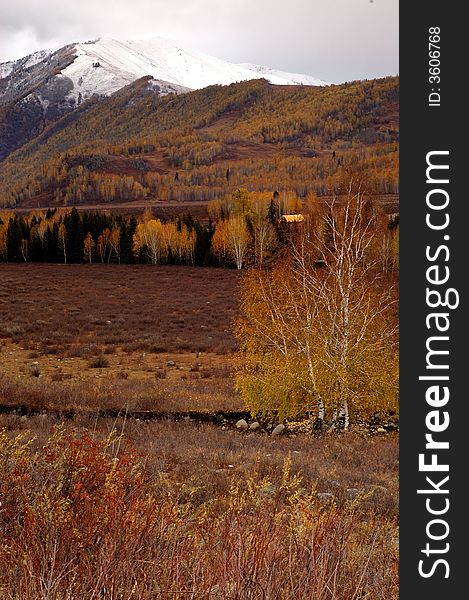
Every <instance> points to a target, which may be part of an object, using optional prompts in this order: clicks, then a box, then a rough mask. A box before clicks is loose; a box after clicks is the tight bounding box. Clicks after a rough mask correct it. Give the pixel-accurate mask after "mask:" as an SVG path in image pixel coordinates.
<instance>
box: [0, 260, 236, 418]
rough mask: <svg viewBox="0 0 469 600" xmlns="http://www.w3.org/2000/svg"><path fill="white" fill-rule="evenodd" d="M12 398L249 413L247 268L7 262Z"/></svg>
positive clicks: (7, 394)
mask: <svg viewBox="0 0 469 600" xmlns="http://www.w3.org/2000/svg"><path fill="white" fill-rule="evenodd" d="M0 276H1V279H2V286H1V289H0V357H1V371H0V395H2V396H3V398H2V401H3V403H7V404H18V403H19V402H20V403H22V404H24V403H26V404H29V405H30V406H35V407H49V408H57V407H58V408H67V407H80V406H81V407H88V408H100V409H106V408H108V409H109V408H112V409H114V410H125V409H128V410H152V411H155V412H158V411H161V412H166V411H182V410H199V411H207V410H208V411H210V410H240V409H241V408H242V405H241V403H240V399H239V397H238V396H237V394H235V392H234V389H233V378H232V372H231V362H230V361H231V359H230V356H231V354H232V352H233V351H234V350H235V348H236V342H235V340H234V337H233V335H232V333H231V329H232V321H233V319H234V317H235V315H236V311H237V292H236V286H237V282H238V274H237V273H236V272H235V271H229V270H223V269H197V268H189V267H165V266H156V267H152V266H127V265H125V266H124V265H121V266H118V265H91V266H90V265H73V266H71V265H69V266H62V265H53V266H52V265H1V266H0Z"/></svg>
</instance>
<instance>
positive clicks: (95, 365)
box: [88, 356, 109, 369]
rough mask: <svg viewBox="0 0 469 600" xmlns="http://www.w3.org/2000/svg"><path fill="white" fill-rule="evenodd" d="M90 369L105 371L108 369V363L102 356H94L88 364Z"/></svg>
mask: <svg viewBox="0 0 469 600" xmlns="http://www.w3.org/2000/svg"><path fill="white" fill-rule="evenodd" d="M88 367H89V368H90V369H105V368H106V367H109V361H108V360H107V358H105V357H104V356H96V357H95V358H92V359H91V360H90V362H89V363H88Z"/></svg>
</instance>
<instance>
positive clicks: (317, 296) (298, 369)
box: [237, 193, 397, 428]
mask: <svg viewBox="0 0 469 600" xmlns="http://www.w3.org/2000/svg"><path fill="white" fill-rule="evenodd" d="M376 235H382V231H380V229H379V228H377V227H375V222H374V220H373V219H372V218H370V216H369V214H368V205H367V203H366V202H365V200H364V198H363V196H362V195H361V194H360V193H358V194H350V195H349V197H348V198H347V200H346V201H345V203H342V204H339V203H337V202H333V203H331V205H330V206H329V207H327V209H325V210H324V211H323V213H322V214H319V215H318V214H316V219H307V220H306V221H305V223H304V225H302V226H301V228H300V229H299V230H298V231H297V232H296V235H292V238H291V245H290V252H289V254H288V256H286V257H285V258H284V259H282V261H280V262H279V263H277V264H276V265H275V266H274V267H273V268H272V269H271V270H270V271H265V270H262V269H253V270H252V271H251V272H250V273H249V274H248V275H247V276H246V277H245V279H244V286H243V291H242V305H241V307H242V312H243V315H244V316H243V318H242V319H241V320H240V322H239V324H238V327H237V336H238V339H239V341H240V347H241V356H240V358H241V360H240V362H239V366H238V370H237V384H238V387H239V389H240V391H241V393H242V396H243V398H244V400H245V402H246V405H247V406H248V408H250V410H252V411H254V412H256V411H259V410H260V411H264V412H267V413H275V412H278V414H279V415H280V416H281V417H285V416H296V415H298V414H300V413H301V412H303V411H311V410H313V409H314V410H315V412H316V415H317V416H318V419H319V421H320V422H321V421H322V420H323V419H324V417H325V416H326V414H328V415H329V416H330V418H331V420H332V422H333V423H334V426H336V427H341V428H347V427H348V424H349V415H350V410H352V411H355V412H361V413H364V412H370V411H373V410H377V409H381V408H383V407H384V408H393V409H395V408H396V403H397V321H396V315H395V310H396V302H397V298H396V292H395V289H394V285H393V284H392V281H391V280H390V278H389V274H387V273H385V272H384V271H383V269H382V266H381V265H380V264H379V261H378V259H376V258H375V257H373V255H371V254H370V249H371V247H372V245H373V243H374V239H375V236H376Z"/></svg>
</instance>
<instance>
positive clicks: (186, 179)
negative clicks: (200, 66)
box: [0, 77, 399, 207]
mask: <svg viewBox="0 0 469 600" xmlns="http://www.w3.org/2000/svg"><path fill="white" fill-rule="evenodd" d="M155 85H157V84H155V82H154V80H153V79H152V78H149V77H145V78H142V79H140V80H138V81H136V82H135V83H133V84H130V85H129V86H127V87H125V88H123V89H122V90H119V91H118V92H116V93H114V94H112V95H111V96H109V97H108V98H105V99H103V100H101V101H99V102H97V103H96V102H95V101H94V100H90V101H88V102H84V103H82V104H81V105H80V107H79V109H78V110H75V111H74V112H72V113H70V114H68V115H66V116H65V117H62V118H61V119H59V120H58V121H57V122H55V123H54V124H52V125H51V126H49V127H48V128H46V129H45V130H44V131H43V132H42V133H41V134H39V135H38V136H37V137H36V138H35V139H34V140H32V141H31V142H30V143H28V144H26V145H24V146H23V147H22V148H20V149H19V150H17V151H16V152H14V153H13V154H11V155H10V156H9V157H8V158H7V159H6V160H4V161H3V162H2V163H0V194H1V196H0V202H1V203H2V204H3V205H4V206H10V207H19V206H31V207H37V206H48V205H58V206H62V205H72V204H74V205H80V204H86V205H93V204H96V203H103V202H104V203H115V202H122V201H130V200H136V201H137V200H139V201H149V200H169V199H170V200H179V201H186V202H187V201H193V200H199V201H200V200H203V201H208V200H211V199H213V198H216V197H219V196H223V195H224V194H227V193H230V192H231V191H232V190H233V189H236V187H246V188H248V189H251V190H257V191H263V190H266V191H268V190H270V191H272V189H274V188H275V189H278V190H279V191H286V192H289V191H290V192H292V193H294V194H296V195H299V196H301V197H304V196H305V195H307V194H308V193H310V192H315V193H317V194H319V195H324V194H329V193H334V192H337V191H340V188H341V186H343V185H344V183H345V181H346V180H349V179H350V176H353V177H354V178H355V179H360V180H363V182H365V185H366V187H367V188H368V190H369V191H370V192H371V193H373V194H387V193H393V194H395V193H398V183H397V180H398V177H397V168H398V137H399V124H398V78H385V79H381V80H372V81H362V82H353V83H346V84H342V85H338V86H328V87H313V86H274V85H272V84H269V83H268V82H267V81H266V80H262V79H261V80H253V81H247V82H241V83H237V84H231V85H229V86H211V87H208V88H205V89H201V90H196V91H193V92H189V93H186V94H182V95H175V94H168V95H166V96H165V97H161V96H159V94H158V91H159V90H158V89H156V90H155Z"/></svg>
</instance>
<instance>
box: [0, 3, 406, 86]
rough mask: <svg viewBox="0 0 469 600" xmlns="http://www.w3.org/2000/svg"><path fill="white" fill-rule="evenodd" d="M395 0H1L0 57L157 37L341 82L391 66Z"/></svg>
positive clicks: (391, 71) (386, 71) (389, 70)
mask: <svg viewBox="0 0 469 600" xmlns="http://www.w3.org/2000/svg"><path fill="white" fill-rule="evenodd" d="M398 7H399V0H282V1H279V0H228V1H226V0H72V1H67V0H0V8H1V17H0V62H4V61H7V60H12V59H16V58H20V57H22V56H25V55H26V54H29V53H31V52H33V51H35V50H40V49H43V48H56V47H59V46H63V45H65V44H68V43H72V42H78V41H85V40H87V39H91V38H95V37H115V38H118V39H139V38H145V37H151V36H152V35H161V36H164V37H168V38H170V39H173V40H175V41H177V42H179V43H180V44H181V45H184V46H188V47H189V48H194V49H196V50H200V51H203V52H206V53H208V54H212V55H214V56H218V57H219V58H223V59H225V60H229V61H232V62H252V63H257V64H264V65H269V66H271V67H276V68H278V69H283V70H285V71H293V72H297V73H307V74H309V75H313V76H315V77H319V78H321V79H324V80H326V81H330V82H335V83H339V82H342V81H350V80H352V79H363V78H372V77H379V76H383V75H395V74H397V73H398V34H399V31H398Z"/></svg>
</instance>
